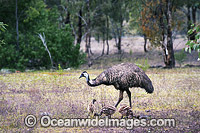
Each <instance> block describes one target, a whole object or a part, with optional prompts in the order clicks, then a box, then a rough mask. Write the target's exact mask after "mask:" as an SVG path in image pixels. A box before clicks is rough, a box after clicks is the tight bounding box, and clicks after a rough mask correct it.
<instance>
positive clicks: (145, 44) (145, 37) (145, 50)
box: [144, 34, 148, 53]
mask: <svg viewBox="0 0 200 133" xmlns="http://www.w3.org/2000/svg"><path fill="white" fill-rule="evenodd" d="M144 52H145V53H146V52H148V51H147V36H146V35H145V34H144Z"/></svg>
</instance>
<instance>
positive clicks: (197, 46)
mask: <svg viewBox="0 0 200 133" xmlns="http://www.w3.org/2000/svg"><path fill="white" fill-rule="evenodd" d="M192 27H193V28H192V29H190V30H189V31H188V35H191V34H193V33H196V34H195V37H194V38H195V39H194V40H188V42H187V43H186V45H187V47H186V48H185V51H189V53H191V52H192V50H196V51H197V52H198V53H199V58H198V60H200V24H196V25H194V24H193V25H192Z"/></svg>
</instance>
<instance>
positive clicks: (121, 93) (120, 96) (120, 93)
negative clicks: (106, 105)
mask: <svg viewBox="0 0 200 133" xmlns="http://www.w3.org/2000/svg"><path fill="white" fill-rule="evenodd" d="M123 93H124V91H122V90H120V92H119V100H118V102H117V104H116V105H115V107H117V106H118V104H119V103H120V102H121V101H122V99H123Z"/></svg>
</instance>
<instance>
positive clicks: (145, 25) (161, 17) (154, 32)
mask: <svg viewBox="0 0 200 133" xmlns="http://www.w3.org/2000/svg"><path fill="white" fill-rule="evenodd" d="M173 13H174V5H173V2H172V0H155V1H148V0H147V1H145V2H144V1H143V10H142V12H141V16H140V21H141V22H142V23H141V24H140V27H141V29H142V32H143V33H144V34H145V35H146V36H147V38H150V41H151V44H152V45H153V46H156V47H162V49H163V52H164V54H163V57H164V63H165V66H166V67H168V68H172V67H175V58H174V50H173V40H172V31H173V26H172V25H173ZM166 37H167V38H166ZM166 39H167V40H166ZM165 40H166V41H165Z"/></svg>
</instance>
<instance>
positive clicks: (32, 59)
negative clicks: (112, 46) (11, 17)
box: [0, 0, 85, 70]
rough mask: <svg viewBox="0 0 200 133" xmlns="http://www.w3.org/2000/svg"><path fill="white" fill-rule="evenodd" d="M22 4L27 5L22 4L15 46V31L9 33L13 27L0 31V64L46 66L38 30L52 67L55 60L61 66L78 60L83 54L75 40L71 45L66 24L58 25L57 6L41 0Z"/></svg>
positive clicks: (5, 66)
mask: <svg viewBox="0 0 200 133" xmlns="http://www.w3.org/2000/svg"><path fill="white" fill-rule="evenodd" d="M26 4H27V5H26V6H27V7H29V8H26V11H25V14H24V15H25V16H24V17H23V18H24V19H23V21H21V22H20V25H19V50H16V42H15V38H16V34H13V33H16V32H15V27H9V29H8V30H7V31H5V32H4V33H2V32H1V33H0V40H4V43H0V60H1V62H0V68H15V69H22V70H23V69H26V68H31V69H32V68H34V69H35V68H36V69H39V68H41V67H43V68H44V67H45V68H47V69H48V68H50V67H51V61H50V59H49V55H48V52H47V51H46V49H45V47H44V45H43V43H42V41H41V40H40V38H39V37H38V34H39V33H44V34H45V36H46V44H47V47H48V49H49V51H50V53H51V56H52V59H53V62H54V64H53V65H54V66H55V67H56V66H58V64H60V65H61V66H62V67H63V68H68V67H78V66H79V65H80V64H82V63H83V62H84V60H85V54H84V53H83V52H81V51H80V45H79V44H76V45H74V37H73V36H72V31H71V29H70V27H69V25H65V26H63V27H59V22H58V18H59V12H58V10H57V8H47V7H46V5H45V3H44V2H43V1H41V0H33V1H29V2H27V3H26ZM14 23H15V22H14ZM8 25H9V24H8ZM10 25H11V24H10ZM11 26H12V25H11ZM13 38H14V39H13Z"/></svg>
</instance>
